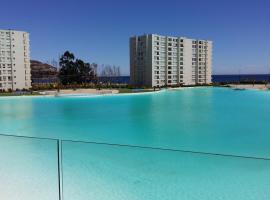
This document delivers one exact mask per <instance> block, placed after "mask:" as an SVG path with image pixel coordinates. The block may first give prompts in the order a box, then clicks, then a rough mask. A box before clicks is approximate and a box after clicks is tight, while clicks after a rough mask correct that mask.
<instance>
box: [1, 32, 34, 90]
mask: <svg viewBox="0 0 270 200" xmlns="http://www.w3.org/2000/svg"><path fill="white" fill-rule="evenodd" d="M30 87H31V73H30V50H29V34H28V33H26V32H22V31H14V30H0V90H22V89H29V88H30Z"/></svg>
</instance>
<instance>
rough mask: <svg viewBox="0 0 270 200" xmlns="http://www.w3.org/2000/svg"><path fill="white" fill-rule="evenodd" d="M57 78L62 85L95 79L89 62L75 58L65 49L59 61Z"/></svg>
mask: <svg viewBox="0 0 270 200" xmlns="http://www.w3.org/2000/svg"><path fill="white" fill-rule="evenodd" d="M59 65H60V71H59V79H60V81H61V83H62V84H63V85H68V84H74V83H77V84H82V83H89V82H91V81H93V80H95V77H96V74H95V70H94V69H93V68H92V67H91V64H89V63H85V62H84V61H83V60H80V59H75V56H74V54H73V53H71V52H69V51H66V52H65V53H64V54H63V55H62V56H61V58H60V61H59Z"/></svg>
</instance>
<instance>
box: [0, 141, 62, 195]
mask: <svg viewBox="0 0 270 200" xmlns="http://www.w3.org/2000/svg"><path fill="white" fill-rule="evenodd" d="M57 155H58V154H57V141H54V140H44V139H34V138H23V137H13V136H0V199H1V200H58V199H59V192H58V191H59V187H58V156H57Z"/></svg>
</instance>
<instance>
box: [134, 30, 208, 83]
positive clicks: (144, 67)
mask: <svg viewBox="0 0 270 200" xmlns="http://www.w3.org/2000/svg"><path fill="white" fill-rule="evenodd" d="M211 75H212V41H207V40H196V39H188V38H185V37H170V36H161V35H156V34H147V35H142V36H135V37H131V38H130V81H131V84H132V85H134V86H148V87H160V86H166V85H167V86H170V85H202V84H210V83H211Z"/></svg>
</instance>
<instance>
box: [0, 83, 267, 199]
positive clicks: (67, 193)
mask: <svg viewBox="0 0 270 200" xmlns="http://www.w3.org/2000/svg"><path fill="white" fill-rule="evenodd" d="M269 102H270V92H268V91H256V90H246V91H235V90H231V89H227V88H193V89H183V90H166V91H162V92H160V93H155V94H142V95H119V96H102V97H60V98H55V97H20V98H17V97H12V98H10V97H8V98H0V127H1V128H0V132H1V134H12V135H19V136H30V137H32V136H34V137H45V138H56V139H63V140H75V141H88V142H98V143H111V144H121V145H134V146H142V147H156V148H166V149H172V150H187V151H198V152H206V153H214V154H230V155H241V156H248V157H257V158H263V159H254V158H241V157H232V156H214V155H206V154H195V153H187V152H178V151H167V150H166V151H164V150H158V149H149V148H139V147H129V146H115V145H106V144H94V143H82V142H69V141H63V143H62V162H63V163H62V168H63V180H62V181H63V196H64V199H66V200H68V199H79V200H81V199H83V200H85V199H97V200H107V199H108V200H114V199H115V200H116V199H117V200H118V199H131V200H137V199H150V200H152V199H184V200H185V199H191V200H193V199H194V200H195V199H200V200H206V199H207V200H208V199H215V200H216V199H222V200H230V199H239V200H253V199H254V200H255V199H263V200H264V199H270V190H269V188H270V161H269V160H268V159H270V131H269V114H270V106H269ZM0 149H1V152H0V160H1V162H0V191H1V192H0V197H6V198H1V199H9V200H13V199H14V200H15V199H18V196H19V197H20V199H27V200H31V199H41V200H47V199H58V190H57V180H58V179H57V161H56V155H57V148H56V142H55V141H50V140H45V141H40V140H37V139H25V138H15V139H14V138H13V137H9V136H0ZM9 166H12V167H9ZM20 172H23V173H20ZM9 174H12V175H11V176H10V175H9ZM20 174H21V175H20ZM15 179H18V180H20V181H17V182H16V184H14V180H15ZM1 180H6V181H1ZM3 191H5V192H3ZM12 191H16V192H15V193H14V192H12ZM37 191H41V192H37ZM45 193H46V194H47V195H44V194H45Z"/></svg>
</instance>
